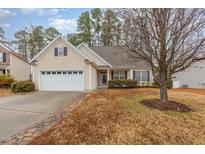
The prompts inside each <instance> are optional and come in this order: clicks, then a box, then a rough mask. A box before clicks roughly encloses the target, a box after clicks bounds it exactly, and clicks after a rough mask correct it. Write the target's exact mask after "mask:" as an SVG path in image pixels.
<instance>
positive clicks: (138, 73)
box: [134, 71, 141, 81]
mask: <svg viewBox="0 0 205 154" xmlns="http://www.w3.org/2000/svg"><path fill="white" fill-rule="evenodd" d="M134 79H135V80H137V81H141V71H135V78H134Z"/></svg>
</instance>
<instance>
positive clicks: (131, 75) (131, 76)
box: [130, 70, 133, 80]
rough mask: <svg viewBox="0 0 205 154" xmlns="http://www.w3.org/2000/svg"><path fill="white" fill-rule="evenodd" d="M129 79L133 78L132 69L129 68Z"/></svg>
mask: <svg viewBox="0 0 205 154" xmlns="http://www.w3.org/2000/svg"><path fill="white" fill-rule="evenodd" d="M130 79H131V80H132V79H133V70H130Z"/></svg>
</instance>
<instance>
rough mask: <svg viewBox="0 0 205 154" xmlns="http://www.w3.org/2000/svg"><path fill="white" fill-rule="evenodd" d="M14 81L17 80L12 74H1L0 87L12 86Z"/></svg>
mask: <svg viewBox="0 0 205 154" xmlns="http://www.w3.org/2000/svg"><path fill="white" fill-rule="evenodd" d="M13 82H15V80H14V77H12V76H11V75H0V88H10V87H11V84H12V83H13Z"/></svg>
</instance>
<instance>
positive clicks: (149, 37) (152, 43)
mask: <svg viewBox="0 0 205 154" xmlns="http://www.w3.org/2000/svg"><path fill="white" fill-rule="evenodd" d="M118 13H119V15H120V17H121V18H122V20H123V21H124V24H123V33H122V38H123V39H122V44H123V45H125V46H126V47H128V48H129V49H130V51H132V53H134V57H135V56H136V58H139V57H140V58H142V59H143V60H145V61H146V62H147V63H149V64H150V66H151V67H152V72H156V70H157V73H153V75H154V77H155V78H158V79H159V83H160V100H161V101H162V102H167V101H168V94H167V81H168V80H169V79H171V77H172V76H173V74H175V73H177V72H180V71H183V70H185V69H187V68H188V67H190V66H191V65H192V64H193V63H195V62H197V61H200V60H203V59H205V54H204V53H205V50H204V45H205V33H204V32H205V31H204V30H205V29H204V28H205V9H162V8H161V9H118Z"/></svg>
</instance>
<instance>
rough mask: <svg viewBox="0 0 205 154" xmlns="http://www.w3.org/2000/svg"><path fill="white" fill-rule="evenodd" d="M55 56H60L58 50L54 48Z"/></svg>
mask: <svg viewBox="0 0 205 154" xmlns="http://www.w3.org/2000/svg"><path fill="white" fill-rule="evenodd" d="M54 56H58V48H54Z"/></svg>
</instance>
